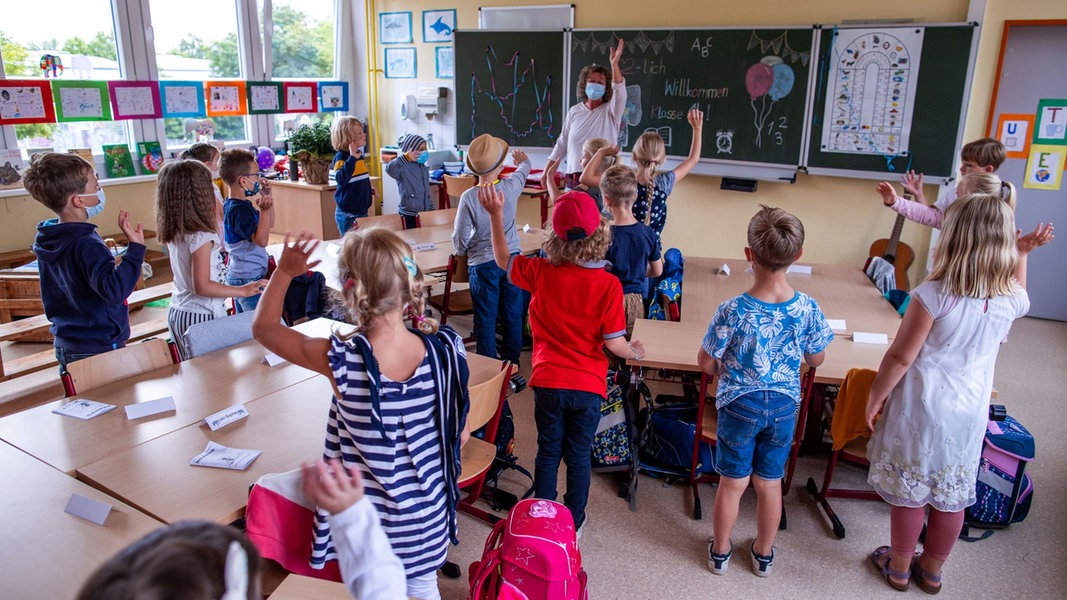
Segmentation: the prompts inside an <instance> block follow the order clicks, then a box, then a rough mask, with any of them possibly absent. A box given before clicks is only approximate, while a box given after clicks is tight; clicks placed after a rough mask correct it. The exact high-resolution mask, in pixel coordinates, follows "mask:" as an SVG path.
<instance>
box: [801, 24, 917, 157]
mask: <svg viewBox="0 0 1067 600" xmlns="http://www.w3.org/2000/svg"><path fill="white" fill-rule="evenodd" d="M923 32H924V30H923V29H922V28H902V29H893V30H892V31H891V32H887V31H883V30H872V29H842V30H839V31H837V32H835V34H834V36H835V39H834V42H833V46H832V49H831V52H832V55H831V56H832V57H833V58H832V62H831V66H830V70H829V75H830V82H829V83H828V85H827V88H826V89H827V93H826V110H825V112H824V114H825V115H827V117H826V123H825V126H824V127H823V134H822V149H823V151H824V152H841V153H846V154H877V155H885V156H899V155H902V154H906V153H907V152H908V148H909V144H910V138H911V121H912V113H913V112H914V107H915V81H916V78H917V77H918V74H919V56H920V55H921V53H922V43H923Z"/></svg>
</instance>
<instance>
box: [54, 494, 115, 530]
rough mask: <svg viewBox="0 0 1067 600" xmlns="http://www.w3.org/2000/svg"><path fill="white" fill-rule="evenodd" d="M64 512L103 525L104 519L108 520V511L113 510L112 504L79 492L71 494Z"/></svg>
mask: <svg viewBox="0 0 1067 600" xmlns="http://www.w3.org/2000/svg"><path fill="white" fill-rule="evenodd" d="M63 512H66V513H69V514H72V515H74V516H75V517H78V518H80V519H85V520H86V521H89V522H90V523H96V524H97V525H103V524H104V521H106V520H107V515H108V513H110V512H111V505H110V504H108V503H106V502H101V501H99V500H93V499H92V498H86V497H85V496H80V495H78V494H71V495H70V500H68V501H67V507H66V508H64V509H63Z"/></svg>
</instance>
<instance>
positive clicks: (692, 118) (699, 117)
mask: <svg viewBox="0 0 1067 600" xmlns="http://www.w3.org/2000/svg"><path fill="white" fill-rule="evenodd" d="M686 117H687V118H688V119H689V126H690V127H692V128H693V131H700V130H701V129H703V128H704V111H702V110H700V109H699V108H690V109H689V114H688V115H686Z"/></svg>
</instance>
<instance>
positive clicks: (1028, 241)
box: [1015, 223, 1056, 254]
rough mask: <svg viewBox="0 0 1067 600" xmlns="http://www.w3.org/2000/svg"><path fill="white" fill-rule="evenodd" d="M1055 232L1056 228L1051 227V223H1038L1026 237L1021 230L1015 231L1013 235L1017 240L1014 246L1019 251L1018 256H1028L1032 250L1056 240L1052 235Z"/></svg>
mask: <svg viewBox="0 0 1067 600" xmlns="http://www.w3.org/2000/svg"><path fill="white" fill-rule="evenodd" d="M1055 230H1056V228H1055V227H1053V226H1052V223H1049V224H1048V225H1046V224H1044V223H1038V225H1037V227H1035V228H1034V230H1033V231H1031V232H1030V233H1028V234H1026V235H1023V234H1022V233H1023V230H1022V229H1016V230H1015V235H1016V237H1017V238H1018V239H1017V240H1016V242H1015V246H1016V247H1017V248H1018V249H1019V254H1029V253H1030V252H1032V251H1033V250H1034V249H1036V248H1040V247H1041V246H1044V245H1045V244H1047V243H1049V242H1051V241H1052V240H1053V239H1055V238H1056V235H1055V234H1054V233H1053V232H1054V231H1055Z"/></svg>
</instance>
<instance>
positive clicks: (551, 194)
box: [541, 160, 559, 225]
mask: <svg viewBox="0 0 1067 600" xmlns="http://www.w3.org/2000/svg"><path fill="white" fill-rule="evenodd" d="M557 169H559V161H557V160H550V161H548V164H547V165H545V172H544V173H543V174H542V175H541V184H542V186H543V187H544V188H545V189H546V190H548V198H549V199H550V200H552V202H553V203H554V202H555V201H556V198H559V186H558V185H556V170H557ZM542 225H544V224H543V223H542Z"/></svg>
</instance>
